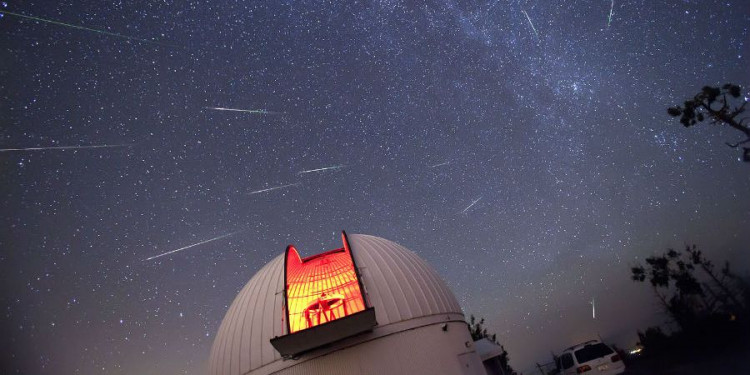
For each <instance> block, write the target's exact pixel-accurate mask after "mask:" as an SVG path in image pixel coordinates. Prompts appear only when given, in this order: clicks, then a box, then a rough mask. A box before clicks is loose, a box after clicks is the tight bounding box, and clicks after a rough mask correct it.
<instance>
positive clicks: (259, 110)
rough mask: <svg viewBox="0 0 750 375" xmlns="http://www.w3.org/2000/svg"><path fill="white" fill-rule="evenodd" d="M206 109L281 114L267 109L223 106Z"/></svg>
mask: <svg viewBox="0 0 750 375" xmlns="http://www.w3.org/2000/svg"><path fill="white" fill-rule="evenodd" d="M206 109H213V110H214V111H231V112H245V113H255V114H258V115H278V114H279V113H278V112H271V111H266V110H265V109H237V108H222V107H206Z"/></svg>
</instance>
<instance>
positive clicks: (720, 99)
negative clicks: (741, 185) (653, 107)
mask: <svg viewBox="0 0 750 375" xmlns="http://www.w3.org/2000/svg"><path fill="white" fill-rule="evenodd" d="M741 96H742V89H741V88H740V86H737V85H734V84H731V83H727V84H725V85H724V86H722V87H721V88H719V87H711V86H704V87H703V89H701V91H700V92H699V93H698V94H696V95H695V96H694V97H693V98H692V99H690V100H686V101H685V102H684V103H683V105H682V106H679V105H678V106H675V107H670V108H669V109H667V113H669V115H671V116H672V117H680V123H681V124H682V125H684V126H685V127H686V128H688V127H691V126H694V125H696V124H698V123H700V122H703V121H704V120H710V121H711V124H713V125H721V124H726V125H728V126H729V127H731V128H733V129H736V130H738V131H740V132H741V133H742V134H743V135H744V137H745V139H744V140H742V141H738V142H736V143H729V142H727V143H726V144H727V146H729V147H732V148H738V147H739V146H740V145H742V144H746V143H750V127H749V126H748V125H749V124H748V123H745V121H746V120H748V119H750V117H743V118H740V116H741V115H742V113H743V112H745V106H746V105H747V103H748V100H747V98H740V97H741ZM717 107H718V108H717ZM742 149H743V154H742V159H743V160H744V161H746V162H750V147H742Z"/></svg>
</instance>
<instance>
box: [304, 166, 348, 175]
mask: <svg viewBox="0 0 750 375" xmlns="http://www.w3.org/2000/svg"><path fill="white" fill-rule="evenodd" d="M344 167H345V165H334V166H332V167H324V168H318V169H308V170H304V171H299V172H297V174H305V173H313V172H323V171H329V170H336V169H341V168H344Z"/></svg>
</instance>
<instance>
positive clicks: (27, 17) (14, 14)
mask: <svg viewBox="0 0 750 375" xmlns="http://www.w3.org/2000/svg"><path fill="white" fill-rule="evenodd" d="M0 14H7V15H9V16H14V17H19V18H26V19H30V20H34V21H39V22H46V23H51V24H53V25H60V26H65V27H70V28H74V29H78V30H85V31H93V32H95V33H99V34H104V35H109V36H114V37H117V38H122V39H128V40H134V41H137V42H142V43H148V44H155V45H159V46H165V47H174V46H172V45H169V44H166V43H160V42H156V41H153V40H148V39H141V38H136V37H132V36H127V35H122V34H117V33H113V32H109V31H105V30H99V29H92V28H90V27H85V26H81V25H73V24H70V23H65V22H60V21H55V20H48V19H46V18H39V17H34V16H27V15H25V14H19V13H13V12H8V11H5V10H0Z"/></svg>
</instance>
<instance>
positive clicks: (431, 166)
mask: <svg viewBox="0 0 750 375" xmlns="http://www.w3.org/2000/svg"><path fill="white" fill-rule="evenodd" d="M450 163H451V162H450V161H444V162H442V163H438V164H433V165H430V166H428V167H429V168H437V167H442V166H444V165H448V164H450Z"/></svg>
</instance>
